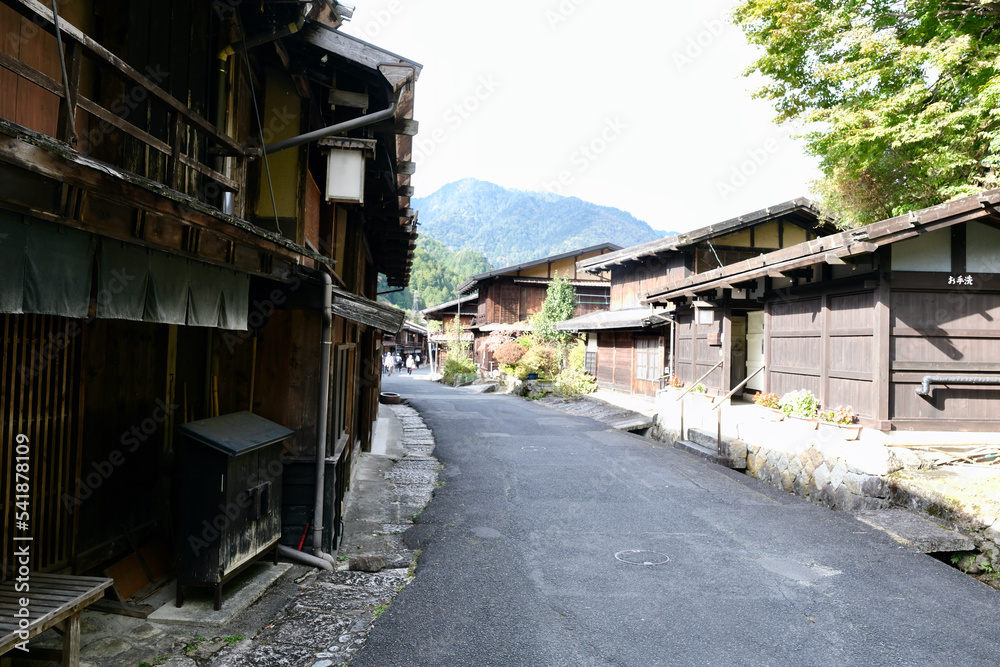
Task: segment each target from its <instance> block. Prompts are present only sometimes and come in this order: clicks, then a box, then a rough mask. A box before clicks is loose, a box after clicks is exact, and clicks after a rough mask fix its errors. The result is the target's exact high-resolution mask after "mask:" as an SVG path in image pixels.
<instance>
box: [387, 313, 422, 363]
mask: <svg viewBox="0 0 1000 667" xmlns="http://www.w3.org/2000/svg"><path fill="white" fill-rule="evenodd" d="M427 335H428V334H427V328H426V327H422V326H420V325H419V324H416V323H415V322H408V321H407V322H403V326H402V327H401V328H400V329H399V332H398V333H396V335H395V336H393V335H390V334H386V335H385V339H384V340H383V341H382V352H383V354H384V353H385V352H391V353H393V354H396V353H397V352H398V353H399V354H401V355H402V356H403V358H404V359H405V358H406V357H407V355H411V354H419V355H420V358H421V359H426V358H427V353H428V347H427V345H428V340H427Z"/></svg>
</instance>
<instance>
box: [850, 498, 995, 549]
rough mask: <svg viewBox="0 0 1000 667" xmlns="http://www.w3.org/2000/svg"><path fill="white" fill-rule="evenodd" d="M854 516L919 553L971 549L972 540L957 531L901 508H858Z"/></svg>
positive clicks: (972, 545)
mask: <svg viewBox="0 0 1000 667" xmlns="http://www.w3.org/2000/svg"><path fill="white" fill-rule="evenodd" d="M854 516H855V517H856V518H857V519H858V520H859V521H862V522H864V523H866V524H868V525H869V526H871V527H872V528H877V529H878V530H881V531H882V532H884V533H887V534H888V535H889V536H890V537H892V539H894V540H896V541H897V542H899V543H900V544H903V545H905V546H908V547H910V548H911V549H913V550H914V551H918V552H920V553H925V554H929V553H939V552H948V551H972V550H974V549H975V548H976V545H975V543H974V542H973V541H972V540H971V539H970V538H968V537H966V536H965V535H963V534H961V533H959V532H958V531H955V530H951V529H950V528H944V527H942V526H939V525H938V524H936V523H934V522H933V521H931V520H929V519H925V518H923V517H922V516H918V515H916V514H914V513H912V512H908V511H906V510H904V509H888V510H862V511H860V512H855V513H854Z"/></svg>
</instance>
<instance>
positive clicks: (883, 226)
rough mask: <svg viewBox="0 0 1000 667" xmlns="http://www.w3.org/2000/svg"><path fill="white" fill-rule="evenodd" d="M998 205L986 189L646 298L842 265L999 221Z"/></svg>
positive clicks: (996, 194) (999, 195) (690, 294)
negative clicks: (936, 234) (943, 232)
mask: <svg viewBox="0 0 1000 667" xmlns="http://www.w3.org/2000/svg"><path fill="white" fill-rule="evenodd" d="M998 206H1000V189H995V190H988V191H986V192H983V193H980V194H978V195H971V196H969V197H963V198H962V199H956V200H954V201H950V202H947V203H945V204H939V205H937V206H931V207H929V208H925V209H922V210H920V211H913V212H911V213H908V214H905V215H900V216H896V217H895V218H889V219H888V220H883V221H881V222H876V223H872V224H870V225H867V226H865V227H858V228H856V229H850V230H848V231H845V232H841V233H839V234H832V235H830V236H824V237H822V238H818V239H813V240H812V241H806V242H804V243H800V244H798V245H794V246H789V247H787V248H783V249H781V250H776V251H774V252H771V253H767V254H765V255H760V256H758V257H754V258H752V259H748V260H745V261H742V262H737V263H735V264H729V265H727V266H724V267H720V268H718V269H713V270H712V271H706V272H704V273H699V274H696V275H693V276H689V277H688V278H686V279H684V280H681V281H678V282H676V283H674V284H672V285H671V286H670V287H669V288H667V289H665V290H661V291H659V292H650V293H649V294H647V295H646V297H645V299H643V303H646V304H650V303H666V302H668V301H674V300H678V299H682V298H695V297H697V295H698V294H699V293H704V292H708V291H711V290H714V289H717V288H723V289H730V288H732V287H733V286H735V285H739V284H740V283H743V282H747V281H751V280H756V279H758V278H762V277H778V276H782V275H784V274H787V273H789V272H792V271H794V270H796V269H802V268H806V267H811V266H814V265H817V264H824V263H826V264H844V263H846V262H847V261H850V260H851V258H858V257H860V256H862V255H867V254H871V253H873V252H875V251H876V250H878V249H879V248H882V247H885V246H888V245H891V244H893V243H898V242H899V241H904V240H906V239H910V238H914V237H916V236H919V235H920V234H926V233H928V232H932V231H935V230H937V229H943V228H945V227H950V226H952V225H956V224H960V223H964V222H972V221H975V220H980V219H992V220H1000V211H998V210H997V207H998Z"/></svg>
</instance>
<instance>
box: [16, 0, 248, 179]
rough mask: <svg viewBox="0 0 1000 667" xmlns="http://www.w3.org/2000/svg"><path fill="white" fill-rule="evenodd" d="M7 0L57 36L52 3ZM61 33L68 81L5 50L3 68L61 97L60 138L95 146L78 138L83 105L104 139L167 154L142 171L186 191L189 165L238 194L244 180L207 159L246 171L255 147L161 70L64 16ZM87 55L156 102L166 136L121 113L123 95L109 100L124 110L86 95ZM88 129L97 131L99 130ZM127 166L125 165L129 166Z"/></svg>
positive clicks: (82, 146)
mask: <svg viewBox="0 0 1000 667" xmlns="http://www.w3.org/2000/svg"><path fill="white" fill-rule="evenodd" d="M4 4H6V5H8V6H10V7H12V8H13V9H14V10H15V11H17V12H19V13H20V14H21V15H23V16H25V17H27V18H28V19H29V20H30V21H32V23H33V24H34V25H36V26H38V28H39V29H41V30H44V31H46V32H47V33H48V34H50V35H52V36H53V37H55V35H56V30H55V22H54V17H53V14H52V10H51V9H50V8H48V7H46V6H45V5H42V4H41V3H39V2H36V1H35V0H5V2H4ZM59 32H60V34H61V36H62V38H63V40H64V42H65V45H64V46H65V49H64V51H65V61H66V72H67V78H68V81H57V80H56V79H54V78H52V77H51V76H49V75H47V74H45V73H44V72H41V71H39V70H38V69H36V68H35V67H32V66H31V65H29V64H27V63H25V62H22V61H21V60H18V59H17V58H14V57H12V56H10V55H9V54H7V53H4V52H3V51H0V67H3V68H5V69H7V70H9V71H11V72H13V73H14V74H16V75H18V76H19V77H21V78H22V79H25V80H27V81H30V82H31V83H33V84H35V85H36V86H38V87H40V88H42V89H43V90H45V91H48V92H49V93H51V94H52V95H55V96H57V97H58V98H59V99H60V113H59V124H58V127H59V131H58V136H57V137H56V138H57V139H60V140H62V141H65V142H67V143H69V144H70V145H71V146H73V147H74V148H76V149H77V150H79V151H80V152H82V153H85V154H86V153H90V152H92V149H93V148H96V146H95V145H94V144H95V141H94V137H93V136H87V137H83V140H82V141H76V139H77V137H76V136H75V132H76V128H75V127H73V121H72V119H73V118H74V117H75V116H76V111H77V110H83V111H85V112H87V113H89V114H90V115H91V116H92V117H93V119H96V121H97V122H95V123H92V126H96V128H95V129H96V132H97V133H98V136H99V137H100V138H102V139H103V138H104V137H105V136H106V135H110V134H112V133H113V132H114V131H115V130H117V131H120V132H123V133H125V134H127V135H128V136H130V137H133V138H134V139H136V140H138V141H139V142H141V143H142V144H145V145H146V146H148V147H149V149H152V150H153V151H155V152H157V153H159V154H161V155H162V156H164V158H165V160H166V169H165V170H156V169H150V170H149V171H150V172H152V173H145V174H140V175H143V176H146V177H148V178H151V179H152V180H156V181H159V182H161V183H163V184H164V185H166V186H168V187H170V188H172V189H175V190H182V189H183V186H184V184H183V182H182V181H183V179H184V177H185V175H184V170H185V169H189V170H191V171H193V172H196V173H197V174H200V175H201V176H203V177H204V178H206V179H208V181H210V182H212V183H215V184H216V186H215V188H217V189H218V190H220V191H225V192H234V193H235V192H238V191H239V189H240V187H239V183H237V181H236V180H234V179H232V178H230V177H228V176H226V175H225V174H223V173H221V172H220V171H218V170H217V169H216V168H213V167H212V166H209V164H208V163H210V162H215V161H218V160H219V158H222V157H231V158H234V159H236V160H237V165H236V169H235V173H242V172H243V168H244V161H245V160H246V159H247V156H248V154H249V153H250V152H251V151H248V150H247V149H245V148H244V147H243V146H242V145H241V144H239V143H238V142H237V141H235V140H234V139H232V138H231V137H229V136H227V135H226V134H224V133H222V132H220V131H219V130H218V129H217V128H216V127H215V126H214V125H213V124H212V123H210V122H209V121H208V120H206V119H205V118H203V117H202V116H200V115H198V114H197V113H195V112H194V111H192V110H191V109H189V108H188V107H187V106H186V105H185V104H184V103H183V102H181V101H180V100H178V99H176V98H175V97H173V96H171V95H170V94H168V93H166V92H165V91H164V90H163V89H161V88H160V87H159V85H158V84H159V83H161V82H162V79H160V80H153V79H159V77H160V75H159V73H158V72H157V70H155V69H153V68H149V70H150V71H149V72H148V73H149V74H150V77H152V78H150V77H147V76H145V75H144V74H143V73H141V72H139V71H138V70H136V69H134V68H133V67H132V66H130V65H129V64H127V63H126V62H125V61H123V60H122V59H121V58H119V57H118V56H116V55H114V54H113V53H111V52H110V51H109V50H108V49H107V48H105V47H104V46H102V45H101V44H99V43H98V42H97V41H95V40H94V39H93V38H92V37H90V36H89V35H87V34H85V33H83V32H81V31H80V30H79V29H77V28H76V27H74V26H72V25H71V24H68V23H66V22H65V21H62V20H60V21H59ZM84 58H87V59H88V60H89V61H90V62H92V63H93V64H94V66H95V67H97V68H98V69H99V70H100V71H101V72H102V73H104V72H110V73H111V74H113V75H114V76H115V78H117V79H118V80H120V81H122V82H123V83H124V84H125V86H126V88H131V90H133V91H140V90H141V91H143V92H142V94H141V97H142V101H143V102H148V103H151V104H155V105H157V106H158V107H159V108H160V110H161V111H162V112H163V113H164V115H165V117H166V128H167V133H166V135H165V136H161V137H157V136H154V135H153V134H151V133H150V132H148V131H146V130H145V129H143V128H141V127H138V126H137V125H135V124H134V123H132V122H130V121H129V120H127V119H126V117H127V116H128V113H127V112H126V113H125V114H124V115H122V112H121V108H122V107H124V105H123V104H121V102H122V100H121V99H119V100H117V101H116V103H114V104H112V105H110V106H112V107H118V108H119V111H118V112H116V111H114V110H113V109H109V108H106V107H105V106H102V105H101V104H99V103H98V102H96V101H94V100H92V99H90V98H88V97H87V96H86V95H84V94H83V93H82V92H81V90H80V72H81V67H82V63H83V60H84ZM163 76H164V77H165V76H166V75H165V74H164V75H163ZM67 90H68V91H69V97H70V99H69V102H68V103H67V101H66V95H67ZM136 97H139V95H136ZM89 134H90V135H93V134H94V132H93V131H92V132H90V133H89ZM98 143H99V142H98ZM185 144H187V146H185ZM122 166H123V167H124V165H122ZM211 189H212V188H207V187H206V188H203V190H205V191H209V192H208V194H209V196H211V194H212V193H211V191H210V190H211ZM189 194H192V193H189Z"/></svg>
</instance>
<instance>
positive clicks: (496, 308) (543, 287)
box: [458, 243, 621, 371]
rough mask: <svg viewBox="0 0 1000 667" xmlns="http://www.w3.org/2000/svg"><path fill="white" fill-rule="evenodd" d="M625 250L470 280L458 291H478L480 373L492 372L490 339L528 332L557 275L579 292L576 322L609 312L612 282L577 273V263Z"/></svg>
mask: <svg viewBox="0 0 1000 667" xmlns="http://www.w3.org/2000/svg"><path fill="white" fill-rule="evenodd" d="M616 250H621V246H617V245H614V244H612V243H602V244H600V245H594V246H590V247H588V248H581V249H580V250H574V251H571V252H566V253H561V254H559V255H553V256H551V257H545V258H543V259H537V260H534V261H531V262H524V263H522V264H517V265H515V266H508V267H506V268H502V269H496V270H493V271H488V272H486V273H481V274H479V275H475V276H472V277H471V278H469V279H468V280H466V281H465V282H464V283H462V284H461V285H459V287H458V292H459V294H465V293H466V292H470V291H473V290H476V291H477V293H478V294H479V302H478V308H477V310H476V314H475V319H474V320H473V321H472V323H471V324H470V326H469V328H470V330H471V331H472V332H473V335H474V338H475V343H474V345H473V354H474V355H475V356H474V359H475V361H476V363H477V364H478V366H479V369H480V370H481V371H490V370H493V369H492V366H493V355H492V354H491V353H490V351H489V350H488V349H486V345H485V341H486V338H487V336H489V335H490V333H492V332H494V331H511V332H522V333H524V332H528V331H530V330H531V325H530V324H529V322H528V321H529V320H530V318H531V316H532V315H534V314H535V313H537V312H539V311H540V310H541V309H542V303H543V302H544V301H545V297H546V295H547V293H548V288H549V283H550V282H551V281H552V279H553V278H554V277H555V276H556V275H557V274H558V275H559V276H560V277H562V278H566V279H568V280H569V282H570V284H571V285H573V287H574V288H575V289H576V309H575V310H574V311H573V314H574V316H579V315H584V314H586V313H592V312H594V311H598V310H606V309H607V308H608V303H609V300H610V278H609V277H608V276H607V275H606V274H604V273H597V274H591V273H587V272H583V271H580V270H578V269H577V262H580V261H584V260H588V259H592V258H596V257H601V256H603V255H605V254H607V253H611V252H614V251H616Z"/></svg>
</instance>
